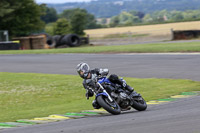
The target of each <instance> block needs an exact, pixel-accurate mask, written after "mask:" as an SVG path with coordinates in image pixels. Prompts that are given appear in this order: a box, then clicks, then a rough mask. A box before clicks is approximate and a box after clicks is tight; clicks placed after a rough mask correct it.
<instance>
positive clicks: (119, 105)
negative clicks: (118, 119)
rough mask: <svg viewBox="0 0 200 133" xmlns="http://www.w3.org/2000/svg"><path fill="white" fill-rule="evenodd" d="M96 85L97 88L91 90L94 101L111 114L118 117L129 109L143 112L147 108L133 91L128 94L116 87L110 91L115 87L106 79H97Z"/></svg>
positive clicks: (140, 97)
mask: <svg viewBox="0 0 200 133" xmlns="http://www.w3.org/2000/svg"><path fill="white" fill-rule="evenodd" d="M96 84H97V86H98V87H96V88H95V89H92V91H93V92H94V94H95V95H96V98H95V100H96V102H97V104H98V105H99V107H102V108H104V109H105V110H106V111H108V112H109V113H111V114H114V115H118V114H120V113H121V111H126V110H129V109H131V107H132V108H134V109H136V110H138V111H144V110H146V108H147V104H146V102H145V100H144V99H143V98H142V96H141V95H140V94H138V93H136V92H135V91H134V92H131V93H130V92H129V91H127V90H125V89H123V88H122V87H121V86H118V88H116V89H115V90H116V91H110V90H111V89H110V88H111V87H113V86H115V87H116V85H114V84H113V83H112V82H110V81H109V79H108V78H106V77H102V78H99V79H97V82H96Z"/></svg>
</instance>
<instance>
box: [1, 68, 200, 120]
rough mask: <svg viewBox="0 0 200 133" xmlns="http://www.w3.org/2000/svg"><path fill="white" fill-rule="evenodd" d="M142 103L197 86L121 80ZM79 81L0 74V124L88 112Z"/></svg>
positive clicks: (197, 84)
mask: <svg viewBox="0 0 200 133" xmlns="http://www.w3.org/2000/svg"><path fill="white" fill-rule="evenodd" d="M125 79H126V80H127V82H128V83H129V84H130V85H131V86H133V87H134V88H135V90H136V91H137V92H139V93H141V94H142V95H143V97H144V98H145V100H147V101H149V100H156V99H159V98H167V97H169V96H171V95H175V94H179V93H181V92H187V91H200V82H196V81H190V80H173V79H137V78H125ZM93 99H94V97H93V98H90V100H86V98H85V90H84V89H83V87H82V79H81V78H80V77H79V76H74V75H56V74H32V73H4V72H0V107H1V110H0V122H8V121H14V120H17V119H28V118H34V117H43V116H48V115H51V114H64V113H66V112H79V111H81V110H88V109H92V105H91V103H92V100H93Z"/></svg>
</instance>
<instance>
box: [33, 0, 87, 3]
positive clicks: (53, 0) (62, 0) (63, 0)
mask: <svg viewBox="0 0 200 133" xmlns="http://www.w3.org/2000/svg"><path fill="white" fill-rule="evenodd" d="M35 1H36V3H66V2H88V1H91V0H35Z"/></svg>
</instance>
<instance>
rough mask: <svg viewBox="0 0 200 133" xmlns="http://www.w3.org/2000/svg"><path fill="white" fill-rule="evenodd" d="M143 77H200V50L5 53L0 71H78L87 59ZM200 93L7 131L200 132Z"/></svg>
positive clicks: (122, 73) (120, 72)
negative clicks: (124, 110)
mask: <svg viewBox="0 0 200 133" xmlns="http://www.w3.org/2000/svg"><path fill="white" fill-rule="evenodd" d="M81 61H84V62H88V63H89V64H90V66H91V67H92V68H93V67H102V68H105V67H107V68H109V70H110V72H111V73H116V74H118V75H120V76H129V77H138V78H151V77H156V78H174V79H177V78H182V79H192V80H197V81H200V67H199V66H200V55H199V54H195V55H190V54H189V55H188V54H181V55H180V54H178V55H176V54H175V55H174V54H170V55H169V54H131V55H129V54H125V55H121V54H116V55H110V54H109V55H107V54H105V55H104V54H97V55H96V54H58V55H1V56H0V63H1V64H0V71H1V72H2V71H4V72H5V71H7V72H34V73H35V72H36V73H57V74H76V71H75V67H76V65H77V64H78V63H79V62H81ZM199 101H200V96H194V97H191V98H186V99H180V100H177V101H174V102H170V103H165V104H161V105H152V106H149V107H148V109H147V111H144V112H138V111H131V112H127V113H123V114H121V115H117V116H116V115H115V116H114V115H106V116H98V117H97V116H95V117H88V118H82V119H74V120H66V121H61V122H55V123H49V124H41V125H34V126H28V127H21V128H12V129H5V130H2V131H0V132H1V133H113V132H116V133H129V132H139V133H172V132H173V133H200V126H199V123H200V111H199V110H200V102H199Z"/></svg>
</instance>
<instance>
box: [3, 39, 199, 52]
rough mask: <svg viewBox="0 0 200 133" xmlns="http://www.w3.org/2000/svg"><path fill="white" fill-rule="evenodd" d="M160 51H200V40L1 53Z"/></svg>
mask: <svg viewBox="0 0 200 133" xmlns="http://www.w3.org/2000/svg"><path fill="white" fill-rule="evenodd" d="M122 52H126V53H158V52H200V42H187V43H157V44H138V45H117V46H83V47H76V48H62V49H42V50H9V51H8V50H7V51H3V50H1V51H0V54H57V53H122Z"/></svg>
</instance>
